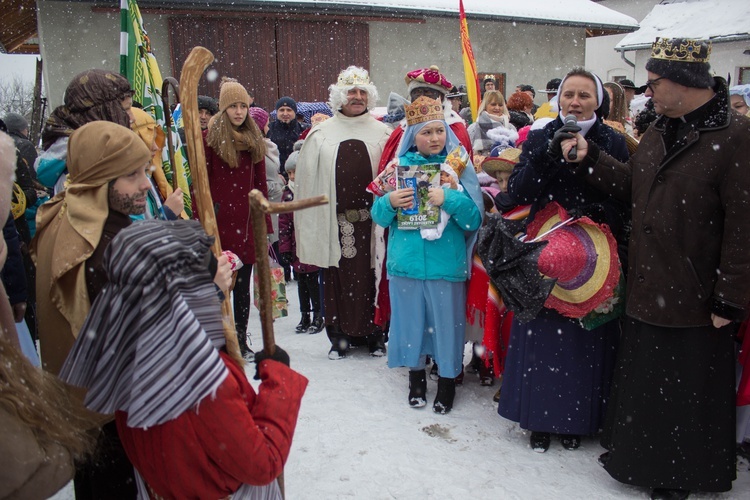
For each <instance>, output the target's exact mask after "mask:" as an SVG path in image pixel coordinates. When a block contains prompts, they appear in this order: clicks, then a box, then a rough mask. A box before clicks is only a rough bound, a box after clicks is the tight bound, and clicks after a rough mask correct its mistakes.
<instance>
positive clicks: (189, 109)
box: [180, 47, 245, 367]
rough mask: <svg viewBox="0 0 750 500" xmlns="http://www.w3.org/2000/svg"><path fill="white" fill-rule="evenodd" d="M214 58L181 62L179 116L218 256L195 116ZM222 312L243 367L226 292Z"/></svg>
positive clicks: (194, 56)
mask: <svg viewBox="0 0 750 500" xmlns="http://www.w3.org/2000/svg"><path fill="white" fill-rule="evenodd" d="M213 61H214V55H213V54H212V53H211V52H210V51H209V50H208V49H206V48H204V47H194V48H193V50H192V51H190V55H188V57H187V59H186V60H185V64H183V65H182V74H181V76H180V93H181V94H182V96H181V97H182V100H181V102H182V115H183V122H184V125H185V139H186V140H187V152H188V163H189V165H190V171H191V173H192V176H193V192H194V193H195V204H196V206H197V209H198V217H199V218H200V221H201V225H203V229H204V230H205V231H206V233H207V234H208V235H210V236H213V237H214V244H213V247H212V250H213V252H214V255H215V256H216V258H217V259H218V258H219V256H220V255H221V241H220V240H219V228H218V226H217V224H216V214H215V213H214V203H213V200H212V199H211V189H210V186H209V185H208V172H207V171H206V152H205V150H204V149H203V135H202V134H201V126H200V119H199V117H198V81H199V80H200V78H201V75H203V72H204V71H206V68H208V66H209V64H211V63H212V62H213ZM221 311H222V314H223V316H224V337H225V338H226V343H227V352H228V353H229V355H230V356H232V358H233V359H234V360H235V361H236V362H237V364H238V365H239V366H241V367H242V366H245V361H244V360H243V359H242V355H241V354H240V346H239V343H238V342H237V332H236V331H235V327H234V316H233V314H232V304H231V303H230V302H229V294H227V296H226V298H225V299H224V302H223V303H222V304H221Z"/></svg>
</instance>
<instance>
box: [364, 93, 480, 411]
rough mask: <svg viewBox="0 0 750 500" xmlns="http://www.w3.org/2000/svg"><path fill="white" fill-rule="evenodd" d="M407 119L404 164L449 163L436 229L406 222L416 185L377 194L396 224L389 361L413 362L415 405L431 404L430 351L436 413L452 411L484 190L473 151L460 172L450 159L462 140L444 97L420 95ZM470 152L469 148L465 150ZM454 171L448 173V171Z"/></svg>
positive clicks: (388, 221)
mask: <svg viewBox="0 0 750 500" xmlns="http://www.w3.org/2000/svg"><path fill="white" fill-rule="evenodd" d="M405 110H406V119H407V127H406V130H405V132H404V136H403V139H402V142H401V145H400V147H399V153H398V162H399V165H424V164H429V163H438V164H441V172H442V173H443V175H442V176H441V178H444V179H445V182H442V184H443V185H442V186H441V187H439V188H436V187H431V188H429V201H430V203H431V204H432V205H433V206H438V207H440V211H441V214H440V218H441V221H440V224H439V226H438V227H437V228H431V229H419V230H414V229H408V230H407V229H399V227H398V221H397V217H396V216H397V213H398V209H399V208H404V209H408V208H411V207H412V202H413V195H414V191H413V189H411V188H404V189H396V190H394V191H391V192H389V193H386V194H385V195H384V196H382V197H380V198H377V199H376V201H375V203H374V205H373V208H372V219H373V221H375V223H377V224H378V225H380V226H383V227H386V228H388V229H389V236H388V252H387V260H386V269H387V271H388V278H389V291H390V298H391V324H390V334H389V342H388V366H389V367H391V368H394V367H399V366H406V367H409V369H410V372H409V405H410V406H412V407H414V408H419V407H423V406H425V404H426V394H427V381H426V378H425V356H426V355H429V356H432V357H433V358H434V359H435V361H436V362H437V364H438V366H439V373H438V375H439V379H438V391H437V395H436V397H435V402H434V404H433V407H432V408H433V410H434V411H435V412H436V413H448V412H449V411H450V410H451V408H452V407H453V399H454V396H455V392H456V385H455V377H456V376H457V375H458V374H459V372H460V371H461V366H462V362H463V345H464V327H465V322H466V319H465V318H466V312H465V308H466V281H467V279H468V277H469V269H470V264H471V260H470V259H469V258H467V249H470V248H472V246H473V244H474V241H475V239H476V231H477V229H478V228H479V226H480V225H481V223H482V207H483V202H482V195H481V192H480V189H479V181H478V180H477V176H476V173H475V171H474V167H473V166H472V165H471V162H470V161H469V160H468V159H467V160H466V162H467V164H466V166H465V168H463V169H461V168H458V170H459V172H456V170H455V169H454V168H452V167H450V166H449V165H447V164H446V163H445V161H446V156H447V155H448V152H450V151H453V150H454V149H455V148H458V147H460V142H459V140H458V139H457V138H456V136H455V135H454V133H453V132H452V131H451V129H450V127H449V126H448V125H447V124H446V122H445V116H444V114H443V107H442V104H441V103H440V101H437V100H432V99H429V98H427V97H424V96H423V97H420V98H418V99H417V100H415V101H414V103H413V104H412V105H408V106H406V109H405ZM464 156H465V157H466V158H468V155H464ZM446 173H447V174H448V175H449V176H450V177H446V176H445V174H446Z"/></svg>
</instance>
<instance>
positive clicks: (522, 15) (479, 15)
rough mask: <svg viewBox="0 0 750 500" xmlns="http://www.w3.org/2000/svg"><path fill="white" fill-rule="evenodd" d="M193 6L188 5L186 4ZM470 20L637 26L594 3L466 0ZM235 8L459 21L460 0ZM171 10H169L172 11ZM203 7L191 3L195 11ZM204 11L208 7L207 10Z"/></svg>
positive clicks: (285, 1) (236, 2) (167, 0)
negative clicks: (424, 17)
mask: <svg viewBox="0 0 750 500" xmlns="http://www.w3.org/2000/svg"><path fill="white" fill-rule="evenodd" d="M178 3H179V4H182V5H183V6H185V4H186V2H185V1H184V0H182V1H180V2H177V1H174V0H161V1H160V0H139V4H140V5H141V8H142V9H143V7H145V6H147V5H149V6H151V5H153V4H162V5H165V4H171V5H174V4H178ZM188 3H189V2H188ZM463 3H464V10H465V12H466V16H467V18H469V19H470V20H471V19H491V20H503V21H516V22H526V23H541V24H553V25H565V26H580V27H583V28H589V29H592V30H614V31H619V32H623V33H625V32H630V31H633V30H635V29H637V28H638V22H637V21H636V20H635V19H633V18H632V17H630V16H627V15H625V14H622V13H620V12H617V11H614V10H612V9H609V8H607V7H604V6H603V5H600V4H597V3H595V2H592V1H590V0H565V1H561V0H518V1H510V0H464V2H463ZM219 4H222V5H224V6H230V5H231V8H234V9H237V8H241V7H243V6H253V7H254V8H256V9H258V8H260V10H273V11H280V10H283V11H294V10H297V11H300V12H301V11H305V12H310V11H311V10H314V11H316V12H318V13H321V14H349V15H360V16H367V15H379V16H382V15H429V16H440V17H458V0H214V1H212V2H211V3H210V7H212V8H213V7H216V6H217V5H219ZM171 5H170V6H171ZM199 5H201V4H200V3H198V2H195V3H192V6H193V8H196V7H198V6H199ZM204 7H205V5H204Z"/></svg>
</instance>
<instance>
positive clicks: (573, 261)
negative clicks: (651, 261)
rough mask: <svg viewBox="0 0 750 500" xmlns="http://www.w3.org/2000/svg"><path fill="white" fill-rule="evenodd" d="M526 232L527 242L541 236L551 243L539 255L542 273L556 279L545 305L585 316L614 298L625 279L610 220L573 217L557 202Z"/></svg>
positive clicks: (577, 315)
mask: <svg viewBox="0 0 750 500" xmlns="http://www.w3.org/2000/svg"><path fill="white" fill-rule="evenodd" d="M545 233H546V234H545ZM526 234H527V239H526V241H532V240H534V239H535V238H537V236H539V241H547V242H548V243H547V245H546V246H545V247H544V249H543V250H542V252H541V254H540V256H539V261H538V266H539V272H540V273H542V274H543V275H545V276H547V277H550V278H555V279H556V280H557V282H556V283H555V286H554V288H553V289H552V292H551V293H550V295H549V297H547V300H546V301H545V303H544V306H545V307H547V308H551V309H555V310H556V311H558V312H559V313H560V314H562V315H563V316H567V317H570V318H582V317H583V316H585V315H586V314H588V313H589V312H591V311H593V310H594V309H595V308H596V307H597V306H599V305H600V304H602V303H603V302H604V301H606V300H607V299H609V298H611V297H612V295H613V293H614V290H615V288H616V287H617V282H618V280H619V279H620V259H619V257H618V255H617V242H616V241H615V238H614V236H612V232H611V231H610V229H609V227H608V226H607V225H605V224H596V223H595V222H594V221H592V220H591V219H589V218H588V217H581V218H579V219H576V220H570V216H569V215H568V213H567V212H566V211H565V209H564V208H562V207H561V206H560V205H558V204H557V203H554V202H553V203H550V204H548V205H547V206H546V207H545V208H544V209H543V210H541V211H539V212H538V213H537V214H536V216H535V217H534V220H533V221H532V222H531V223H529V226H528V228H527V231H526Z"/></svg>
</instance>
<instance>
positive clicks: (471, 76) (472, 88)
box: [458, 0, 480, 120]
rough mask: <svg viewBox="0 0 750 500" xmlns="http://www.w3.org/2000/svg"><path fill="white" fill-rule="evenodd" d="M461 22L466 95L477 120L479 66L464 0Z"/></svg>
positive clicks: (460, 9) (460, 1) (461, 1)
mask: <svg viewBox="0 0 750 500" xmlns="http://www.w3.org/2000/svg"><path fill="white" fill-rule="evenodd" d="M458 9H459V20H460V22H461V52H462V54H463V61H464V78H465V79H466V94H467V97H468V98H469V107H470V108H471V118H472V120H476V119H477V109H478V108H479V95H480V92H479V80H477V65H476V62H475V61H474V51H473V50H472V49H471V40H469V25H468V24H467V23H466V13H465V12H464V2H463V0H458Z"/></svg>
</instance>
